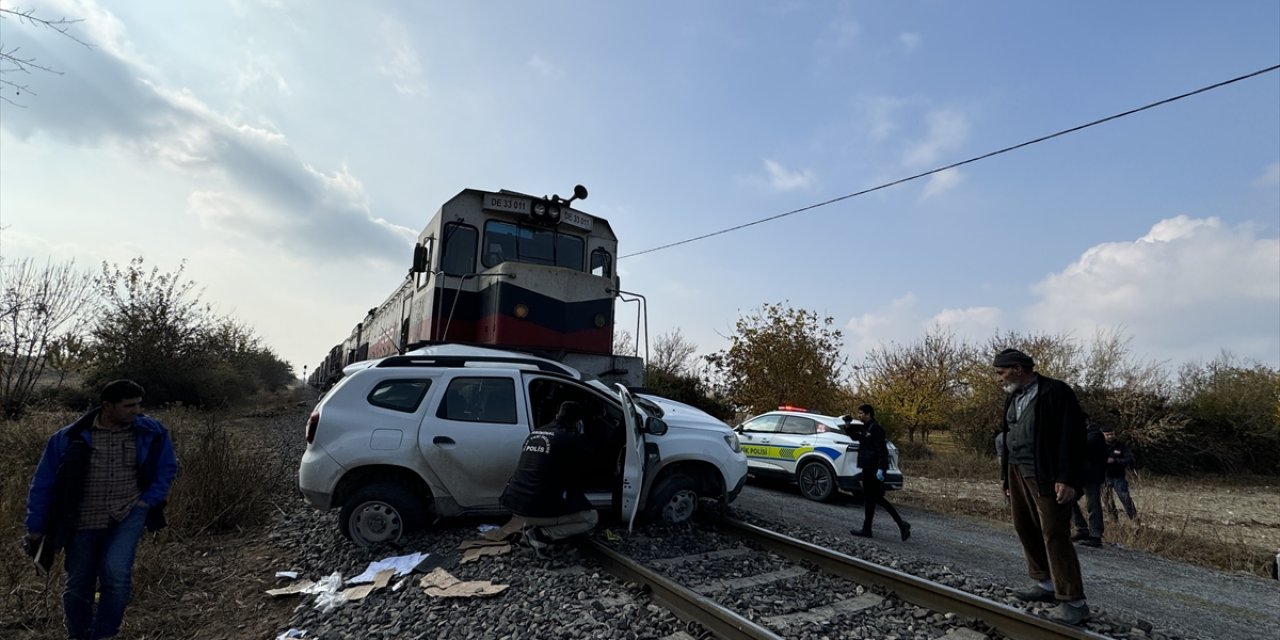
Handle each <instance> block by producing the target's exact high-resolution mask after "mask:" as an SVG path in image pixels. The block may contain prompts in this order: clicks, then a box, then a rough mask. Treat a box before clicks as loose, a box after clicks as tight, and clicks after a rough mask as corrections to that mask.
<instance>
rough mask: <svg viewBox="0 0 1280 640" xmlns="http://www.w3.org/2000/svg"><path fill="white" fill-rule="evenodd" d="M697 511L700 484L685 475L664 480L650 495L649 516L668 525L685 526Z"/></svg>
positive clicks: (678, 474) (677, 475) (677, 474)
mask: <svg viewBox="0 0 1280 640" xmlns="http://www.w3.org/2000/svg"><path fill="white" fill-rule="evenodd" d="M697 510H698V483H697V481H695V480H694V479H693V478H690V477H689V476H687V475H684V474H683V473H676V474H672V475H669V476H667V477H665V478H663V479H662V480H660V481H659V482H658V483H657V484H656V485H654V487H653V492H652V493H651V494H650V495H649V509H648V511H649V514H650V515H651V516H652V517H654V518H655V519H656V518H661V519H662V521H663V522H665V523H667V524H684V523H686V522H688V521H689V520H691V519H693V513H694V512H695V511H697Z"/></svg>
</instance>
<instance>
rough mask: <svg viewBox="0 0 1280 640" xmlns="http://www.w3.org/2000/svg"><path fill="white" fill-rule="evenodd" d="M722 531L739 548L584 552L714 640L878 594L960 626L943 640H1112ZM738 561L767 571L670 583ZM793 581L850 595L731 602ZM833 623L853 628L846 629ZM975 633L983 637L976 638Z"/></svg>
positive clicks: (754, 531) (785, 626)
mask: <svg viewBox="0 0 1280 640" xmlns="http://www.w3.org/2000/svg"><path fill="white" fill-rule="evenodd" d="M716 526H717V531H719V532H721V533H723V534H725V535H726V536H729V537H731V538H733V539H736V540H738V541H740V544H739V546H737V547H734V548H720V549H712V550H708V551H706V552H703V553H698V554H692V555H684V556H679V557H675V558H652V559H649V560H647V561H641V560H637V559H636V558H633V557H631V556H629V555H628V554H626V553H624V552H622V551H620V550H618V549H615V548H612V547H610V546H609V545H607V544H605V543H602V542H600V541H598V540H595V539H591V540H589V541H587V542H585V543H584V544H583V551H584V552H586V553H588V554H589V555H592V556H594V557H595V558H596V559H597V560H598V561H599V562H600V564H601V565H602V566H603V567H604V569H605V570H606V571H608V572H610V573H612V574H614V575H615V576H617V577H619V578H621V579H624V580H627V581H631V582H634V583H636V584H639V585H641V586H642V587H644V588H645V589H646V590H648V591H649V593H650V594H651V596H652V597H653V598H654V599H655V600H656V601H658V602H659V603H661V604H662V605H663V606H665V607H666V608H668V609H669V610H670V611H671V612H672V613H674V614H675V615H676V616H677V617H679V618H680V619H681V620H684V621H685V622H689V623H696V624H698V625H701V626H702V627H703V628H704V629H706V631H707V632H709V633H710V634H711V636H713V637H715V638H723V639H726V640H740V639H750V640H765V639H770V640H772V639H781V638H786V637H788V635H787V634H788V632H791V633H795V632H797V630H799V629H803V628H804V627H805V626H806V625H810V624H812V623H818V624H823V623H832V620H833V618H835V617H836V616H839V615H842V614H855V613H857V612H859V611H861V610H866V609H872V608H874V607H877V606H878V605H879V604H880V602H881V601H882V600H883V597H882V596H879V595H877V594H875V593H874V592H873V591H872V588H873V587H874V588H878V589H879V590H882V591H887V592H890V593H892V594H893V595H894V596H896V597H897V598H898V599H900V600H902V601H904V602H908V603H910V604H913V605H915V606H917V607H920V608H921V609H924V610H928V611H932V612H937V613H940V614H943V615H944V616H945V618H946V619H947V620H949V621H951V622H953V623H954V630H953V631H948V632H947V634H946V635H944V636H943V637H944V638H957V639H958V638H978V637H988V632H987V630H989V631H990V632H991V633H994V634H995V635H997V636H1002V637H1008V638H1015V639H1022V638H1028V639H1037V640H1039V639H1049V640H1057V639H1073V640H1103V639H1105V638H1106V637H1107V636H1103V635H1099V634H1097V633H1093V632H1091V631H1089V630H1087V629H1084V628H1077V627H1068V626H1064V625H1060V624H1057V623H1054V622H1050V621H1049V620H1047V619H1045V618H1041V617H1039V616H1036V615H1034V614H1031V613H1028V612H1026V611H1023V610H1020V609H1016V608H1014V607H1010V606H1008V605H1005V604H1001V603H998V602H994V601H991V600H987V599H984V598H980V597H978V596H975V595H973V594H970V593H966V592H964V591H960V590H958V589H954V588H951V587H948V586H946V585H942V584H938V583H936V582H931V581H929V580H925V579H923V578H918V577H916V576H913V575H909V574H906V573H903V572H901V571H897V570H895V569H891V568H888V567H884V566H880V565H876V564H873V563H870V562H867V561H864V560H860V559H858V558H854V557H851V556H848V555H845V554H842V553H838V552H835V551H831V550H829V549H825V548H822V547H819V546H817V545H813V544H810V543H808V542H805V541H802V540H797V539H795V538H792V537H789V536H785V535H782V534H779V533H775V532H773V531H769V530H768V529H764V528H761V527H757V526H755V525H751V524H747V523H744V522H740V521H737V520H733V519H728V518H726V519H723V520H720V521H719V522H718V523H717V525H716ZM754 548H759V549H764V550H766V551H767V552H769V553H768V554H767V555H765V554H761V553H760V551H758V550H755V549H754ZM735 556H738V557H746V558H748V560H745V561H739V562H738V563H737V566H742V565H743V564H756V563H755V559H760V561H759V563H758V564H759V565H760V568H761V569H763V571H761V572H760V573H758V574H755V575H741V576H736V577H731V575H736V572H731V571H726V572H724V573H725V575H726V576H727V577H725V578H723V579H719V580H713V581H710V582H706V581H704V582H701V583H698V584H695V585H693V586H686V585H684V584H682V583H681V581H680V579H679V578H673V577H669V576H668V575H667V572H665V571H664V570H663V569H667V570H670V572H671V573H676V574H678V573H679V571H678V570H676V569H678V568H679V567H680V566H682V565H690V564H691V565H698V566H702V567H704V568H705V567H706V566H707V565H708V564H709V563H710V564H714V563H716V562H724V561H725V560H726V559H730V558H733V557H735ZM704 573H705V572H704ZM815 575H822V576H825V579H826V580H836V581H840V582H844V583H851V584H852V585H858V586H859V587H855V591H854V592H856V593H857V594H858V595H856V596H854V597H844V596H849V595H852V593H854V592H850V591H848V588H849V587H848V584H846V585H844V586H843V588H841V587H831V586H829V584H828V586H824V585H823V584H822V583H821V582H820V581H819V580H817V579H815V578H814V577H813V576H815ZM789 580H790V581H796V580H803V581H806V583H807V584H810V585H812V587H811V588H812V589H813V590H818V591H820V592H824V593H833V594H839V593H843V594H844V596H836V597H833V598H832V600H833V601H832V602H830V603H828V604H820V605H818V606H814V607H810V608H807V609H803V610H797V611H791V612H788V613H786V614H781V615H772V616H762V615H759V612H758V611H755V610H754V607H753V606H752V604H751V602H752V599H750V598H742V597H735V596H734V595H733V594H734V593H735V592H736V591H738V590H744V589H747V590H749V589H751V588H752V587H753V586H757V585H763V584H768V583H776V582H780V581H789ZM802 589H803V587H798V588H796V589H795V593H797V594H799V593H800V591H801V590H802ZM771 597H773V598H774V600H773V601H774V602H775V603H776V602H778V598H776V596H771ZM735 599H736V600H737V601H738V605H737V606H731V605H730V604H726V601H730V600H735ZM743 606H746V607H747V608H748V610H749V611H750V612H751V614H752V615H751V616H750V617H748V616H747V615H744V614H742V613H740V612H739V609H740V608H742V607H743ZM753 618H754V619H753ZM966 623H967V624H966ZM835 624H845V625H847V624H848V622H847V621H846V622H842V623H835ZM966 628H967V631H966V630H965V629H966ZM974 628H977V629H981V631H975V630H973V629H974Z"/></svg>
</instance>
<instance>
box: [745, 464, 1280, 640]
mask: <svg viewBox="0 0 1280 640" xmlns="http://www.w3.org/2000/svg"><path fill="white" fill-rule="evenodd" d="M973 489H974V490H975V491H976V490H977V487H973ZM984 489H985V490H986V492H987V493H990V487H989V486H985V487H984ZM892 497H893V496H892V495H890V499H892ZM734 508H735V509H740V510H744V511H748V512H751V513H754V514H757V515H759V516H761V517H765V518H769V519H773V520H776V521H778V522H787V523H791V524H798V523H803V524H804V526H806V527H808V528H812V529H817V530H823V531H828V532H835V531H847V530H848V529H849V528H850V527H852V526H857V525H860V524H861V522H862V506H861V505H860V504H858V503H855V502H853V500H851V499H842V500H838V501H836V502H835V503H831V504H820V503H815V502H811V501H809V500H806V499H804V498H803V497H801V496H800V495H799V494H798V493H797V492H796V491H795V490H794V489H792V488H789V487H785V486H774V485H765V486H752V485H748V486H747V488H746V489H745V490H744V491H743V493H742V496H741V497H739V498H738V500H737V502H735V503H734ZM899 509H900V510H901V511H902V512H903V515H904V517H906V518H907V519H908V520H909V521H910V522H911V523H912V527H913V528H912V538H911V540H909V541H908V542H905V543H904V542H901V541H899V540H898V536H897V530H896V528H895V527H894V526H893V522H892V521H891V520H889V518H888V516H887V515H885V514H880V515H879V517H878V518H877V520H876V532H877V534H879V536H880V537H877V538H875V539H874V543H875V544H877V545H881V546H883V547H885V548H886V549H890V550H893V551H895V552H897V553H901V554H903V555H910V556H914V557H916V558H918V559H921V560H931V561H933V562H936V563H938V564H940V565H946V566H948V567H950V568H952V569H954V570H956V571H961V572H964V573H966V574H968V575H971V576H973V577H976V578H982V579H987V580H991V581H995V582H1003V583H1005V584H1008V585H1010V586H1013V587H1021V586H1024V584H1025V583H1026V582H1027V580H1028V579H1027V577H1026V572H1025V564H1024V562H1023V559H1022V552H1021V549H1020V547H1019V546H1018V542H1017V539H1016V538H1015V537H1014V533H1013V529H1012V528H1011V527H1010V526H1008V525H1000V524H995V523H988V522H982V521H977V520H973V519H969V518H964V517H958V516H950V515H942V514H937V513H932V512H927V511H921V510H916V509H911V508H909V507H908V508H902V507H899ZM1080 556H1081V558H1080V562H1081V567H1082V569H1083V571H1084V582H1085V592H1086V594H1087V595H1088V598H1089V604H1090V606H1092V607H1095V608H1101V609H1104V610H1106V611H1108V612H1109V613H1111V614H1113V615H1119V616H1122V617H1126V618H1132V619H1134V620H1135V621H1137V620H1141V621H1146V622H1149V623H1151V624H1152V625H1154V626H1155V628H1156V629H1158V630H1163V631H1167V632H1172V633H1176V634H1178V635H1183V636H1187V637H1193V638H1207V639H1210V640H1229V639H1236V638H1256V637H1264V636H1266V634H1268V633H1271V632H1264V631H1262V630H1263V629H1273V630H1274V629H1280V581H1276V580H1268V579H1265V578H1261V577H1258V576H1254V575H1248V574H1244V573H1234V574H1228V573H1222V572H1219V571H1213V570H1210V569H1204V568H1201V567H1196V566H1193V565H1189V564H1184V563H1179V562H1172V561H1169V560H1165V559H1163V558H1160V557H1157V556H1154V555H1151V554H1148V553H1143V552H1137V551H1131V550H1126V549H1119V548H1116V547H1104V548H1101V549H1090V548H1081V553H1080Z"/></svg>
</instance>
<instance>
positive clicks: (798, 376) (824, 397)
mask: <svg viewBox="0 0 1280 640" xmlns="http://www.w3.org/2000/svg"><path fill="white" fill-rule="evenodd" d="M834 322H835V321H834V320H833V319H832V318H830V317H827V318H820V317H819V316H818V314H817V313H815V312H812V311H807V310H804V309H794V308H791V307H789V306H785V305H784V304H783V303H776V304H765V305H763V306H762V307H761V308H760V309H759V310H758V311H756V312H753V313H751V314H749V315H746V316H740V317H739V318H738V321H737V324H736V331H735V332H734V334H733V335H732V336H730V337H729V342H730V344H729V347H728V348H727V349H725V350H723V351H719V352H716V353H714V354H711V355H709V356H707V357H706V360H707V363H708V364H709V365H710V367H711V373H712V374H713V375H714V378H715V380H716V383H717V384H718V385H719V387H720V390H722V391H723V396H724V397H725V398H726V399H727V400H728V401H729V402H730V403H731V404H732V405H733V406H734V408H735V409H737V410H740V411H750V412H751V413H762V412H764V411H768V410H771V409H774V408H777V407H778V406H779V405H782V404H803V405H804V406H806V407H808V408H810V409H813V410H815V411H820V410H830V409H832V408H835V407H836V406H837V405H838V402H839V398H840V391H839V390H840V386H841V380H842V378H843V376H844V367H845V364H846V361H845V357H844V356H843V355H842V354H841V349H842V347H843V341H842V335H841V332H840V330H839V329H835V328H833V326H832V325H833V324H834Z"/></svg>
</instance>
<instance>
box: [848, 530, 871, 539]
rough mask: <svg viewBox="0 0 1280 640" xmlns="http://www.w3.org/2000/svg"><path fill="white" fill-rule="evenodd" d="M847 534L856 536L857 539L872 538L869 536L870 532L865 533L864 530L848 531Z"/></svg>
mask: <svg viewBox="0 0 1280 640" xmlns="http://www.w3.org/2000/svg"><path fill="white" fill-rule="evenodd" d="M849 533H852V534H853V535H855V536H858V537H859V538H870V537H872V536H871V532H870V531H867V530H866V529H850V530H849Z"/></svg>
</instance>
